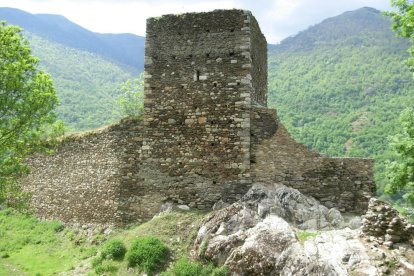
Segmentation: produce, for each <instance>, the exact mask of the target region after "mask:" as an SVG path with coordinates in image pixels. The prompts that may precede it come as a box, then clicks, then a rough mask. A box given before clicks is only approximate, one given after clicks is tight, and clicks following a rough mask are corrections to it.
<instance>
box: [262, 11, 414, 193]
mask: <svg viewBox="0 0 414 276" xmlns="http://www.w3.org/2000/svg"><path fill="white" fill-rule="evenodd" d="M408 46H409V44H408V42H407V41H405V40H403V39H401V38H396V37H395V34H394V33H393V32H392V31H391V23H390V21H389V20H388V18H386V17H384V16H383V15H382V14H381V13H380V12H379V11H377V10H375V9H372V8H363V9H359V10H356V11H353V12H346V13H344V14H342V15H340V16H337V17H334V18H330V19H326V20H325V21H323V22H322V23H320V24H318V25H315V26H313V27H310V28H309V29H307V30H306V31H303V32H301V33H299V34H298V35H296V36H295V37H291V38H288V39H286V40H284V41H282V42H281V44H280V45H275V46H272V47H269V48H270V50H269V101H270V105H271V106H272V107H275V108H277V110H278V114H279V116H280V117H281V120H282V121H283V123H284V124H285V125H286V126H287V128H288V129H289V130H290V132H291V133H292V134H293V135H294V136H295V138H296V139H298V140H299V141H301V142H302V143H304V144H306V145H307V146H308V147H309V148H312V149H315V150H318V151H321V152H323V153H325V154H327V155H330V156H344V155H345V156H362V157H372V158H375V159H376V160H377V161H378V162H377V163H378V164H377V168H376V170H377V172H376V176H377V182H378V183H380V185H382V179H381V175H380V173H381V172H382V170H383V164H384V160H385V159H386V158H389V157H391V156H389V154H388V153H387V145H388V140H387V137H388V136H390V135H393V134H395V133H396V131H398V127H399V123H398V117H399V115H400V113H401V111H402V110H403V109H404V108H405V107H406V106H409V105H413V102H414V81H413V77H412V74H411V73H410V72H409V71H408V69H407V68H406V66H405V65H404V60H405V59H406V57H407V53H406V49H407V48H408Z"/></svg>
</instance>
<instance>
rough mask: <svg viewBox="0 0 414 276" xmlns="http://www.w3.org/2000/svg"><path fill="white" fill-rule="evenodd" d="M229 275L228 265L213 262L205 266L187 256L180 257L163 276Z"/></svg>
mask: <svg viewBox="0 0 414 276" xmlns="http://www.w3.org/2000/svg"><path fill="white" fill-rule="evenodd" d="M170 275H171V276H227V275H229V272H228V270H227V268H226V267H224V266H223V267H214V266H213V265H212V264H210V265H208V266H203V265H202V264H200V263H198V262H191V261H190V260H188V259H187V258H181V259H179V260H178V261H177V262H176V263H175V264H174V265H173V267H172V268H171V269H170V271H168V272H164V273H161V276H170Z"/></svg>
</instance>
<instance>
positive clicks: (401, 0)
mask: <svg viewBox="0 0 414 276" xmlns="http://www.w3.org/2000/svg"><path fill="white" fill-rule="evenodd" d="M391 6H392V7H394V8H396V11H392V12H386V14H387V15H389V16H391V18H392V20H393V24H392V28H393V30H394V31H396V32H397V34H398V35H399V36H402V37H405V38H409V39H410V41H411V43H413V44H414V4H413V1H412V0H391ZM408 52H409V54H410V57H409V58H408V59H407V65H408V68H409V69H410V70H411V71H412V72H414V46H413V45H412V46H411V47H410V48H409V49H408Z"/></svg>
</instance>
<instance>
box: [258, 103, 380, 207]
mask: <svg viewBox="0 0 414 276" xmlns="http://www.w3.org/2000/svg"><path fill="white" fill-rule="evenodd" d="M257 111H258V112H257V114H255V118H256V120H258V121H259V122H257V124H259V125H263V126H267V130H266V129H264V130H265V132H261V131H262V129H263V128H262V127H259V128H256V132H257V133H256V134H255V137H257V138H256V139H255V142H254V143H253V144H252V156H254V160H253V162H252V175H253V176H254V177H255V181H257V182H267V183H281V184H284V185H286V186H289V187H292V188H295V189H298V190H299V191H301V192H302V193H304V194H305V195H310V196H313V197H314V198H316V199H317V200H319V201H320V202H321V203H322V204H324V205H325V206H327V207H328V208H332V207H337V208H338V209H339V210H340V211H347V212H357V213H363V212H365V211H366V210H367V206H368V201H369V198H370V197H371V196H373V195H374V194H375V182H374V179H373V160H371V159H363V158H331V157H326V156H322V155H320V154H319V153H317V152H313V151H310V150H309V149H307V147H306V146H304V145H302V144H300V143H298V142H296V141H295V140H294V139H293V138H292V137H291V136H290V134H289V133H288V132H287V130H286V129H285V127H284V126H283V125H282V124H281V123H280V122H278V121H277V118H276V113H275V112H274V113H273V114H271V113H270V112H268V111H265V109H263V110H260V109H258V110H257ZM271 126H273V127H271ZM275 129H276V130H275ZM272 131H274V134H273V135H271V136H270V137H269V135H268V133H269V132H272Z"/></svg>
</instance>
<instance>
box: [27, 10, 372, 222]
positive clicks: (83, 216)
mask: <svg viewBox="0 0 414 276" xmlns="http://www.w3.org/2000/svg"><path fill="white" fill-rule="evenodd" d="M27 162H28V164H29V165H30V167H31V169H32V170H31V173H30V175H29V176H28V177H26V178H25V179H22V183H23V184H24V186H25V189H26V190H27V191H29V192H31V193H32V194H33V200H32V206H33V207H34V209H35V210H36V212H37V214H38V215H39V216H42V217H44V218H58V219H61V220H63V221H66V222H76V223H90V222H92V223H113V224H124V223H129V222H135V221H140V220H148V219H150V218H151V217H152V216H153V215H154V214H156V213H157V212H159V210H160V208H161V206H162V205H163V204H164V203H165V202H173V203H176V204H179V205H187V206H189V207H191V208H197V209H201V210H209V209H211V208H212V206H213V205H214V204H215V203H216V202H218V201H220V202H223V203H233V202H235V201H237V200H239V199H240V198H241V197H242V196H243V195H244V194H245V193H246V192H247V191H248V190H249V188H250V187H251V186H252V185H253V183H255V182H261V183H281V184H284V185H286V186H290V187H293V188H295V189H298V190H299V191H301V192H302V193H304V194H307V195H311V196H313V197H315V198H316V199H317V200H319V201H320V202H321V203H322V204H324V205H326V206H327V207H328V208H332V207H336V208H338V209H339V210H340V211H351V212H359V213H362V212H364V211H365V210H366V208H367V205H368V200H369V198H370V197H371V196H372V194H373V193H374V192H375V183H374V181H373V175H372V160H368V159H360V158H328V157H325V156H322V155H320V154H318V153H315V152H312V151H309V150H308V149H307V148H306V147H305V146H303V145H301V144H299V143H297V142H296V141H295V140H294V139H292V138H291V137H290V135H289V133H288V132H287V131H286V129H285V128H284V127H283V125H282V124H281V123H280V122H279V121H278V118H277V114H276V111H275V110H273V109H268V108H267V43H266V39H265V37H264V36H263V34H262V33H261V31H260V28H259V25H258V23H257V21H256V19H255V18H254V17H253V15H252V14H251V13H250V12H249V11H244V10H215V11H212V12H206V13H187V14H181V15H165V16H162V17H159V18H150V19H148V21H147V35H146V51H145V97H144V120H143V122H138V121H134V120H124V121H122V122H120V123H119V124H116V125H114V126H111V127H109V128H107V129H105V130H102V131H97V132H94V133H91V134H89V135H82V136H81V137H77V138H75V137H72V138H70V139H69V138H68V139H65V140H64V142H62V143H61V144H60V145H59V146H58V147H57V148H56V150H55V152H54V154H52V155H34V156H32V157H31V158H30V159H29V160H28V161H27Z"/></svg>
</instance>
